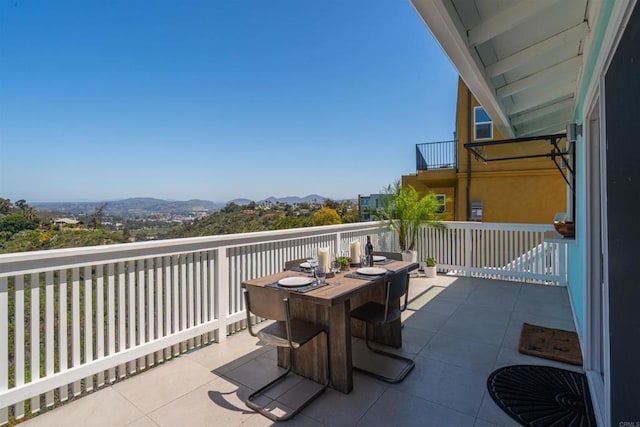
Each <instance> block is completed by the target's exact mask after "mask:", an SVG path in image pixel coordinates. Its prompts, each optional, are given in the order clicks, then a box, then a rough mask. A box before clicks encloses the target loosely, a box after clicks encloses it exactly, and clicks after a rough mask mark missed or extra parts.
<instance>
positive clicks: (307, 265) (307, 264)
mask: <svg viewBox="0 0 640 427" xmlns="http://www.w3.org/2000/svg"><path fill="white" fill-rule="evenodd" d="M300 267H302V268H311V264H309V263H308V262H303V263H302V264H300Z"/></svg>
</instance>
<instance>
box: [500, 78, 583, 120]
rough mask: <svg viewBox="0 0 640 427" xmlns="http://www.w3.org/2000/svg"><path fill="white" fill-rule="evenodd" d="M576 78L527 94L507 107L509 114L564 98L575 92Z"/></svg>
mask: <svg viewBox="0 0 640 427" xmlns="http://www.w3.org/2000/svg"><path fill="white" fill-rule="evenodd" d="M575 86H576V80H575V79H574V80H572V81H570V82H568V83H567V82H557V83H555V84H551V85H548V86H547V87H545V88H544V90H543V91H538V92H537V93H536V94H535V95H531V96H527V97H525V98H524V99H522V100H521V101H516V103H515V104H513V105H511V106H510V107H507V108H508V110H509V111H507V114H509V115H512V114H516V113H521V112H523V111H527V110H529V109H532V108H535V107H538V106H540V105H544V104H549V103H551V101H553V100H555V99H560V98H562V99H564V98H566V97H568V96H569V95H573V93H574V92H575Z"/></svg>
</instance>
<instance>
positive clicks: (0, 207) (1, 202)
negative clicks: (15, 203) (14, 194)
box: [0, 197, 11, 215]
mask: <svg viewBox="0 0 640 427" xmlns="http://www.w3.org/2000/svg"><path fill="white" fill-rule="evenodd" d="M9 213H11V200H9V199H3V198H2V197H0V215H7V214H9Z"/></svg>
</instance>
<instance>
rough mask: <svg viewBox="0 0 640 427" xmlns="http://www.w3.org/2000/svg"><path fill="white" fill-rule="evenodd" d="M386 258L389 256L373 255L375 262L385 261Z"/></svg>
mask: <svg viewBox="0 0 640 427" xmlns="http://www.w3.org/2000/svg"><path fill="white" fill-rule="evenodd" d="M385 259H387V257H385V256H382V255H374V256H373V262H376V261H384V260H385Z"/></svg>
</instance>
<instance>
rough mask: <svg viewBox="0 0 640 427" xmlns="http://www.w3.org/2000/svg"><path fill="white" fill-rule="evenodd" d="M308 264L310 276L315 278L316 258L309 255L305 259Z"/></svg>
mask: <svg viewBox="0 0 640 427" xmlns="http://www.w3.org/2000/svg"><path fill="white" fill-rule="evenodd" d="M307 262H308V263H309V267H310V268H311V275H312V276H313V277H316V267H318V257H317V256H315V255H311V256H310V257H309V259H307Z"/></svg>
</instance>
